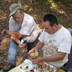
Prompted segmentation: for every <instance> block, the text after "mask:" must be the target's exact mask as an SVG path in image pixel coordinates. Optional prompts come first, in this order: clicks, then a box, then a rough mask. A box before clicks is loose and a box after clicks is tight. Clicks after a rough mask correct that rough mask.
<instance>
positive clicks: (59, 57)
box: [42, 52, 66, 62]
mask: <svg viewBox="0 0 72 72" xmlns="http://www.w3.org/2000/svg"><path fill="white" fill-rule="evenodd" d="M65 55H66V53H63V52H59V53H58V54H56V55H53V56H50V57H43V58H42V60H43V62H55V61H60V60H63V58H64V57H65Z"/></svg>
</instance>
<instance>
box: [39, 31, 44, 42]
mask: <svg viewBox="0 0 72 72" xmlns="http://www.w3.org/2000/svg"><path fill="white" fill-rule="evenodd" d="M44 35H45V32H44V30H43V31H42V33H41V35H40V36H39V41H40V42H42V43H44Z"/></svg>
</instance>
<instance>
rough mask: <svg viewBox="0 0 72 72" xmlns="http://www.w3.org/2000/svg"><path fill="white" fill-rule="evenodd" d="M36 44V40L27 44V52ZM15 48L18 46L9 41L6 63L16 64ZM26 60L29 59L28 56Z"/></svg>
mask: <svg viewBox="0 0 72 72" xmlns="http://www.w3.org/2000/svg"><path fill="white" fill-rule="evenodd" d="M37 42H38V38H37V39H36V40H35V41H34V42H33V43H27V49H28V51H29V50H31V49H32V48H33V47H35V45H36V43H37ZM17 46H18V44H17V43H16V42H14V41H13V40H12V39H11V40H10V43H9V51H8V63H15V62H16V53H17ZM28 58H29V55H28Z"/></svg>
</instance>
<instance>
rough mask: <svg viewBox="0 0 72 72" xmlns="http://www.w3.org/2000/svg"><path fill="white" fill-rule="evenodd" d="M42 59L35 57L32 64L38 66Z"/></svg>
mask: <svg viewBox="0 0 72 72" xmlns="http://www.w3.org/2000/svg"><path fill="white" fill-rule="evenodd" d="M42 60H43V57H37V58H36V59H34V60H32V63H33V64H39V63H40V62H43V61H42Z"/></svg>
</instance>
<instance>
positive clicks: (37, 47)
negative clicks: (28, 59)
mask: <svg viewBox="0 0 72 72" xmlns="http://www.w3.org/2000/svg"><path fill="white" fill-rule="evenodd" d="M43 46H44V43H41V42H40V41H39V42H38V43H37V44H36V46H35V47H34V48H32V49H31V50H30V51H29V54H31V53H32V52H36V51H38V50H40V49H42V47H43Z"/></svg>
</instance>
